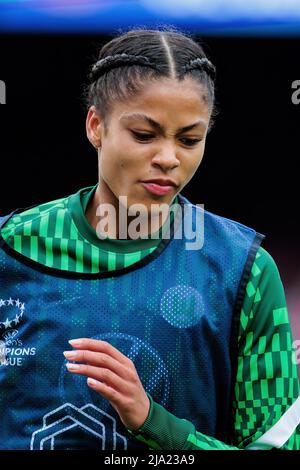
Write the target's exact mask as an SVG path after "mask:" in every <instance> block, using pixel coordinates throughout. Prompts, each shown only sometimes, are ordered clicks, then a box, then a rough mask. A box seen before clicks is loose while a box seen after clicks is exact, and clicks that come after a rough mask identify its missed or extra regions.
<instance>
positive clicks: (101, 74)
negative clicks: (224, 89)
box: [82, 27, 218, 130]
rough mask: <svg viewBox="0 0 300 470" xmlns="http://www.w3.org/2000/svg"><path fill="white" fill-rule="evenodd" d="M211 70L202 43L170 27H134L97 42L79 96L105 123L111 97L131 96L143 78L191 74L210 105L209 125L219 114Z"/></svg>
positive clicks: (125, 98) (181, 77)
mask: <svg viewBox="0 0 300 470" xmlns="http://www.w3.org/2000/svg"><path fill="white" fill-rule="evenodd" d="M131 65H133V67H131ZM134 65H136V67H134ZM197 72H199V73H197ZM215 73H216V69H215V67H214V65H213V64H212V63H211V62H210V61H209V60H208V58H207V57H206V55H205V52H204V50H203V48H202V46H201V45H200V44H199V43H197V42H196V41H194V40H193V39H192V38H191V37H188V36H187V35H185V34H184V33H181V32H180V31H176V30H175V29H173V28H169V27H162V29H155V30H148V29H144V28H141V29H135V30H131V31H128V32H126V33H123V34H121V35H119V36H116V37H114V38H113V39H112V40H110V41H109V42H107V43H106V44H104V45H103V46H102V47H101V48H100V50H99V51H98V55H97V58H96V59H95V61H94V65H92V66H91V68H90V69H89V71H88V76H89V79H90V80H89V82H88V83H87V84H86V86H85V87H84V90H83V94H82V98H83V101H84V104H85V105H86V107H87V109H89V108H90V107H91V106H95V107H96V109H97V110H98V111H99V113H100V114H101V116H102V117H103V121H104V126H105V129H107V128H108V124H109V119H110V115H111V110H112V108H113V104H114V103H115V102H118V101H119V102H122V101H123V102H126V101H128V100H131V98H135V97H136V96H137V95H138V94H139V93H140V92H142V91H143V89H144V86H145V84H147V83H150V82H157V81H159V80H160V79H164V78H169V79H174V80H178V81H182V80H184V79H185V76H186V75H187V74H190V75H192V79H193V80H194V82H195V83H199V84H201V86H202V90H201V91H200V92H201V97H202V99H204V100H205V101H206V103H207V104H208V106H210V108H211V117H210V121H209V130H210V129H211V127H212V124H213V122H214V118H215V116H216V115H217V114H218V111H217V109H216V106H215V82H214V78H215Z"/></svg>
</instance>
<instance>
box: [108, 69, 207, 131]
mask: <svg viewBox="0 0 300 470" xmlns="http://www.w3.org/2000/svg"><path fill="white" fill-rule="evenodd" d="M205 95H206V90H205V88H204V87H203V86H201V84H199V83H197V82H195V80H193V79H184V80H182V81H180V82H179V81H178V80H176V79H168V78H166V79H165V78H163V79H160V80H157V81H155V82H150V83H149V82H148V83H146V84H145V86H144V87H143V89H142V90H141V91H140V92H139V93H138V94H137V95H136V96H134V97H131V98H130V99H128V100H126V101H125V102H116V103H114V106H113V109H112V117H114V118H115V119H117V120H118V121H119V122H122V123H123V122H124V121H125V119H127V120H128V119H131V120H144V119H143V117H142V115H147V116H149V117H150V118H152V119H153V120H155V121H158V122H161V123H162V124H163V123H164V122H165V123H167V124H168V123H170V122H174V126H175V127H184V126H185V125H187V124H190V123H192V122H193V123H194V122H196V121H198V120H199V121H200V120H201V121H204V122H205V123H207V122H208V121H209V117H210V112H211V108H210V105H209V104H208V103H207V100H206V99H205Z"/></svg>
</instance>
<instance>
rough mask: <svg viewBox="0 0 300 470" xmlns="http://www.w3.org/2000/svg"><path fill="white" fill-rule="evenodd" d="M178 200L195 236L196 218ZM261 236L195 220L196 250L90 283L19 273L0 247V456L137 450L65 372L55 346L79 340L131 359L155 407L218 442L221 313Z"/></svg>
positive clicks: (225, 415) (228, 368)
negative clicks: (199, 229)
mask: <svg viewBox="0 0 300 470" xmlns="http://www.w3.org/2000/svg"><path fill="white" fill-rule="evenodd" d="M180 201H181V203H185V204H189V207H190V208H191V210H190V213H189V215H187V217H188V218H189V220H192V223H193V229H196V213H198V214H199V211H201V209H199V208H197V207H196V206H195V205H192V204H191V203H189V201H188V200H187V199H186V198H184V197H183V196H181V195H180ZM262 238H263V236H260V235H259V234H257V233H256V232H255V230H253V229H251V228H249V227H246V226H244V225H242V224H239V223H237V222H235V221H232V220H229V219H225V218H223V217H220V216H217V215H214V214H212V213H210V212H207V211H205V213H204V245H203V247H202V248H201V249H199V250H187V249H186V243H187V242H188V243H189V242H190V240H187V239H186V238H185V237H184V238H183V239H179V238H177V239H176V237H173V238H172V239H171V240H170V241H168V243H165V245H164V246H163V248H162V247H160V248H159V250H161V252H160V253H159V255H158V256H156V257H155V256H152V255H153V254H151V255H148V257H146V258H144V260H143V265H141V264H137V265H136V266H137V267H136V268H135V269H134V268H133V267H131V270H129V271H128V270H127V271H126V270H125V271H122V270H121V271H120V272H118V273H111V275H109V277H106V278H105V277H104V278H103V277H101V276H98V278H97V277H96V276H95V277H94V278H92V279H91V278H89V277H88V276H86V275H84V274H82V275H80V276H77V277H75V276H72V274H70V275H69V277H68V274H67V273H63V272H61V273H60V275H57V272H56V271H51V268H45V269H44V270H43V267H41V266H37V265H36V264H32V265H30V263H29V264H28V263H27V262H25V259H23V258H22V256H21V257H20V256H14V252H13V251H12V250H9V249H8V248H7V246H5V242H4V240H3V239H2V242H1V243H2V248H1V244H0V286H1V288H0V322H1V323H0V341H2V355H1V357H2V359H1V360H2V363H1V364H2V365H1V366H0V416H1V423H2V425H1V427H0V447H1V448H2V449H30V448H31V449H106V450H110V449H118V450H122V449H126V448H127V449H136V448H142V447H144V444H142V443H140V442H138V441H136V440H135V439H134V438H133V437H132V436H130V435H129V433H127V431H126V430H125V428H124V426H123V424H122V423H121V421H120V420H119V418H118V415H117V413H116V412H115V411H114V409H113V408H112V407H111V406H110V404H109V403H108V401H107V400H105V399H104V398H102V397H101V396H100V395H98V394H97V393H96V392H94V391H93V390H91V389H90V388H89V387H88V386H87V385H86V378H84V377H80V376H76V375H74V374H71V373H70V372H67V371H66V368H65V363H66V360H65V359H64V356H63V351H65V350H68V349H71V347H70V345H69V344H68V342H67V341H68V340H69V339H72V338H73V339H74V338H81V337H89V338H96V339H102V340H105V341H109V342H111V343H112V344H113V345H114V346H115V347H117V348H118V349H119V350H120V351H122V352H123V353H124V354H125V355H127V356H128V357H130V358H131V359H132V360H133V361H134V363H135V366H136V368H137V371H138V373H139V375H140V378H141V381H142V383H143V385H144V387H145V389H146V391H147V392H148V393H150V394H151V396H152V397H153V399H154V400H155V401H157V402H158V403H160V404H161V405H162V406H164V407H166V408H167V409H168V410H169V411H170V412H171V413H173V414H175V415H176V416H177V417H179V418H185V419H187V420H190V421H192V422H193V423H194V425H195V426H196V429H197V430H198V431H200V432H203V433H204V434H208V435H209V436H214V437H216V438H218V439H220V440H223V441H226V438H227V435H228V426H229V421H230V416H231V389H232V383H233V381H235V377H234V376H233V371H234V368H233V366H232V363H231V358H230V342H231V328H232V320H233V312H234V308H235V304H236V299H237V297H238V292H239V287H240V285H241V284H243V285H245V283H246V282H247V279H246V278H245V266H246V264H247V259H248V261H249V253H250V252H251V253H252V254H253V256H255V251H256V249H257V248H258V246H259V241H261V239H262ZM253 247H255V249H253ZM248 271H249V270H248ZM1 300H2V302H1ZM3 351H4V353H3Z"/></svg>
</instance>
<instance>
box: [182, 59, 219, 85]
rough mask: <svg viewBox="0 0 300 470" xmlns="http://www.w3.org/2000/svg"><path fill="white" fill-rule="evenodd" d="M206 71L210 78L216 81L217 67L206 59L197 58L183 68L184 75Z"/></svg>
mask: <svg viewBox="0 0 300 470" xmlns="http://www.w3.org/2000/svg"><path fill="white" fill-rule="evenodd" d="M195 69H199V70H204V71H205V72H206V73H207V75H209V76H210V78H211V79H212V80H213V81H215V78H216V67H215V66H214V65H213V64H212V63H211V61H210V60H208V59H207V58H206V57H201V58H200V57H197V58H196V59H192V60H190V61H189V62H188V63H187V64H186V65H184V66H183V73H187V72H189V71H190V70H195Z"/></svg>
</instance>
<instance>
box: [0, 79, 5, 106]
mask: <svg viewBox="0 0 300 470" xmlns="http://www.w3.org/2000/svg"><path fill="white" fill-rule="evenodd" d="M0 104H6V85H5V82H4V81H3V80H0Z"/></svg>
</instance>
